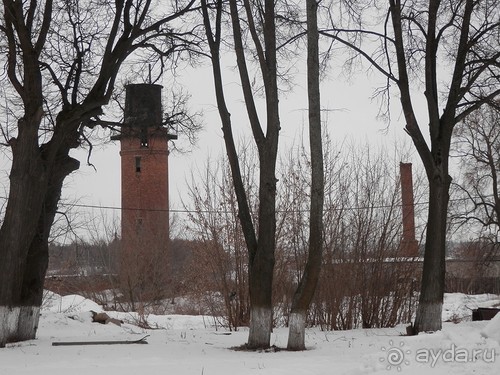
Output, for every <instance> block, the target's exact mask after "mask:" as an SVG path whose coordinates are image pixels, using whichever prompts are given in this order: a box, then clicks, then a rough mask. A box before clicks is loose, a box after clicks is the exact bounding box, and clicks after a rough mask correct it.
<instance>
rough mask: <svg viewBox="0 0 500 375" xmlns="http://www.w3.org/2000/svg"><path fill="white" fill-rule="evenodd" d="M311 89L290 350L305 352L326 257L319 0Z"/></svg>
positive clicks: (312, 35) (311, 40)
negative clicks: (300, 269)
mask: <svg viewBox="0 0 500 375" xmlns="http://www.w3.org/2000/svg"><path fill="white" fill-rule="evenodd" d="M306 7H307V88H308V100H309V149H310V153H311V203H310V204H311V207H310V212H309V249H308V255H307V262H306V265H305V268H304V273H303V275H302V278H301V280H300V281H299V284H298V286H297V289H296V291H295V294H294V296H293V300H292V307H291V312H290V319H289V334H288V344H287V348H288V350H305V348H306V347H305V328H306V327H305V325H306V315H307V314H306V312H307V310H308V309H309V306H310V304H311V301H312V299H313V297H314V293H315V291H316V286H317V285H318V280H319V274H320V271H321V261H322V253H323V202H324V172H323V145H322V134H321V100H320V89H319V47H318V39H319V33H318V21H317V9H318V4H317V2H316V0H307V2H306Z"/></svg>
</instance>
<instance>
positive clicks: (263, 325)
mask: <svg viewBox="0 0 500 375" xmlns="http://www.w3.org/2000/svg"><path fill="white" fill-rule="evenodd" d="M272 325H273V312H272V309H270V308H266V307H259V306H257V307H252V308H251V310H250V331H249V334H248V347H249V349H261V348H268V347H269V345H270V342H271V330H272Z"/></svg>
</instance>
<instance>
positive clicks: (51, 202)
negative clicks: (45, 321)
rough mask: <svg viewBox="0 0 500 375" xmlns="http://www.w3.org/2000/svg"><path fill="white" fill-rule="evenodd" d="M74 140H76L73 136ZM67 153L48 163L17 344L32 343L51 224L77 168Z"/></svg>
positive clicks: (27, 262)
mask: <svg viewBox="0 0 500 375" xmlns="http://www.w3.org/2000/svg"><path fill="white" fill-rule="evenodd" d="M74 136H75V137H78V135H77V133H76V132H75V133H74ZM77 139H78V138H76V139H75V141H77ZM68 152H69V149H68V147H67V146H66V147H64V146H63V151H62V152H61V151H59V152H56V153H57V154H58V157H56V160H57V162H53V163H51V164H52V167H51V168H50V169H51V171H52V172H51V180H50V182H49V184H48V188H47V193H46V194H45V201H44V203H43V207H42V212H41V215H40V217H39V221H38V228H37V232H36V234H35V236H34V238H33V240H32V242H31V245H30V247H29V250H28V255H27V258H26V266H25V272H24V277H23V283H22V287H21V296H20V306H21V310H20V315H19V322H18V330H17V334H16V339H17V340H18V341H24V340H30V339H34V338H35V335H36V331H37V328H38V320H39V316H40V314H39V313H40V307H41V305H42V297H43V286H44V281H45V275H46V272H47V266H48V264H49V246H48V240H49V235H50V228H51V227H52V223H53V222H54V217H55V215H56V211H57V204H58V202H59V199H60V197H61V191H62V186H63V182H64V179H65V178H66V177H67V176H68V175H69V174H70V173H71V172H73V171H75V170H77V169H78V168H79V166H80V163H79V162H78V161H77V160H75V159H73V158H71V157H70V156H68Z"/></svg>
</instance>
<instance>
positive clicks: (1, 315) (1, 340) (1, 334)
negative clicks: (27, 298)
mask: <svg viewBox="0 0 500 375" xmlns="http://www.w3.org/2000/svg"><path fill="white" fill-rule="evenodd" d="M20 310H21V309H20V308H19V307H8V306H0V348H3V347H5V344H6V343H7V342H9V341H11V339H12V337H13V336H14V335H16V332H17V327H18V322H19V313H20Z"/></svg>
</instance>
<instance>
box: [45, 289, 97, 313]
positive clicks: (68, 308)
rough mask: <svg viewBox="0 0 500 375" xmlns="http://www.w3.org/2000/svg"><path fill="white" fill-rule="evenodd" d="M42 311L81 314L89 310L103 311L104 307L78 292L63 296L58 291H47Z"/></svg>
mask: <svg viewBox="0 0 500 375" xmlns="http://www.w3.org/2000/svg"><path fill="white" fill-rule="evenodd" d="M42 311H50V312H55V313H64V314H75V315H79V314H80V313H84V312H89V311H95V312H102V311H103V309H102V307H101V306H99V305H98V304H97V303H95V302H94V301H91V300H89V299H87V298H85V297H82V296H79V295H76V294H70V295H67V296H64V297H63V296H60V295H59V294H56V293H52V292H47V293H45V296H44V302H43V304H42Z"/></svg>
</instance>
